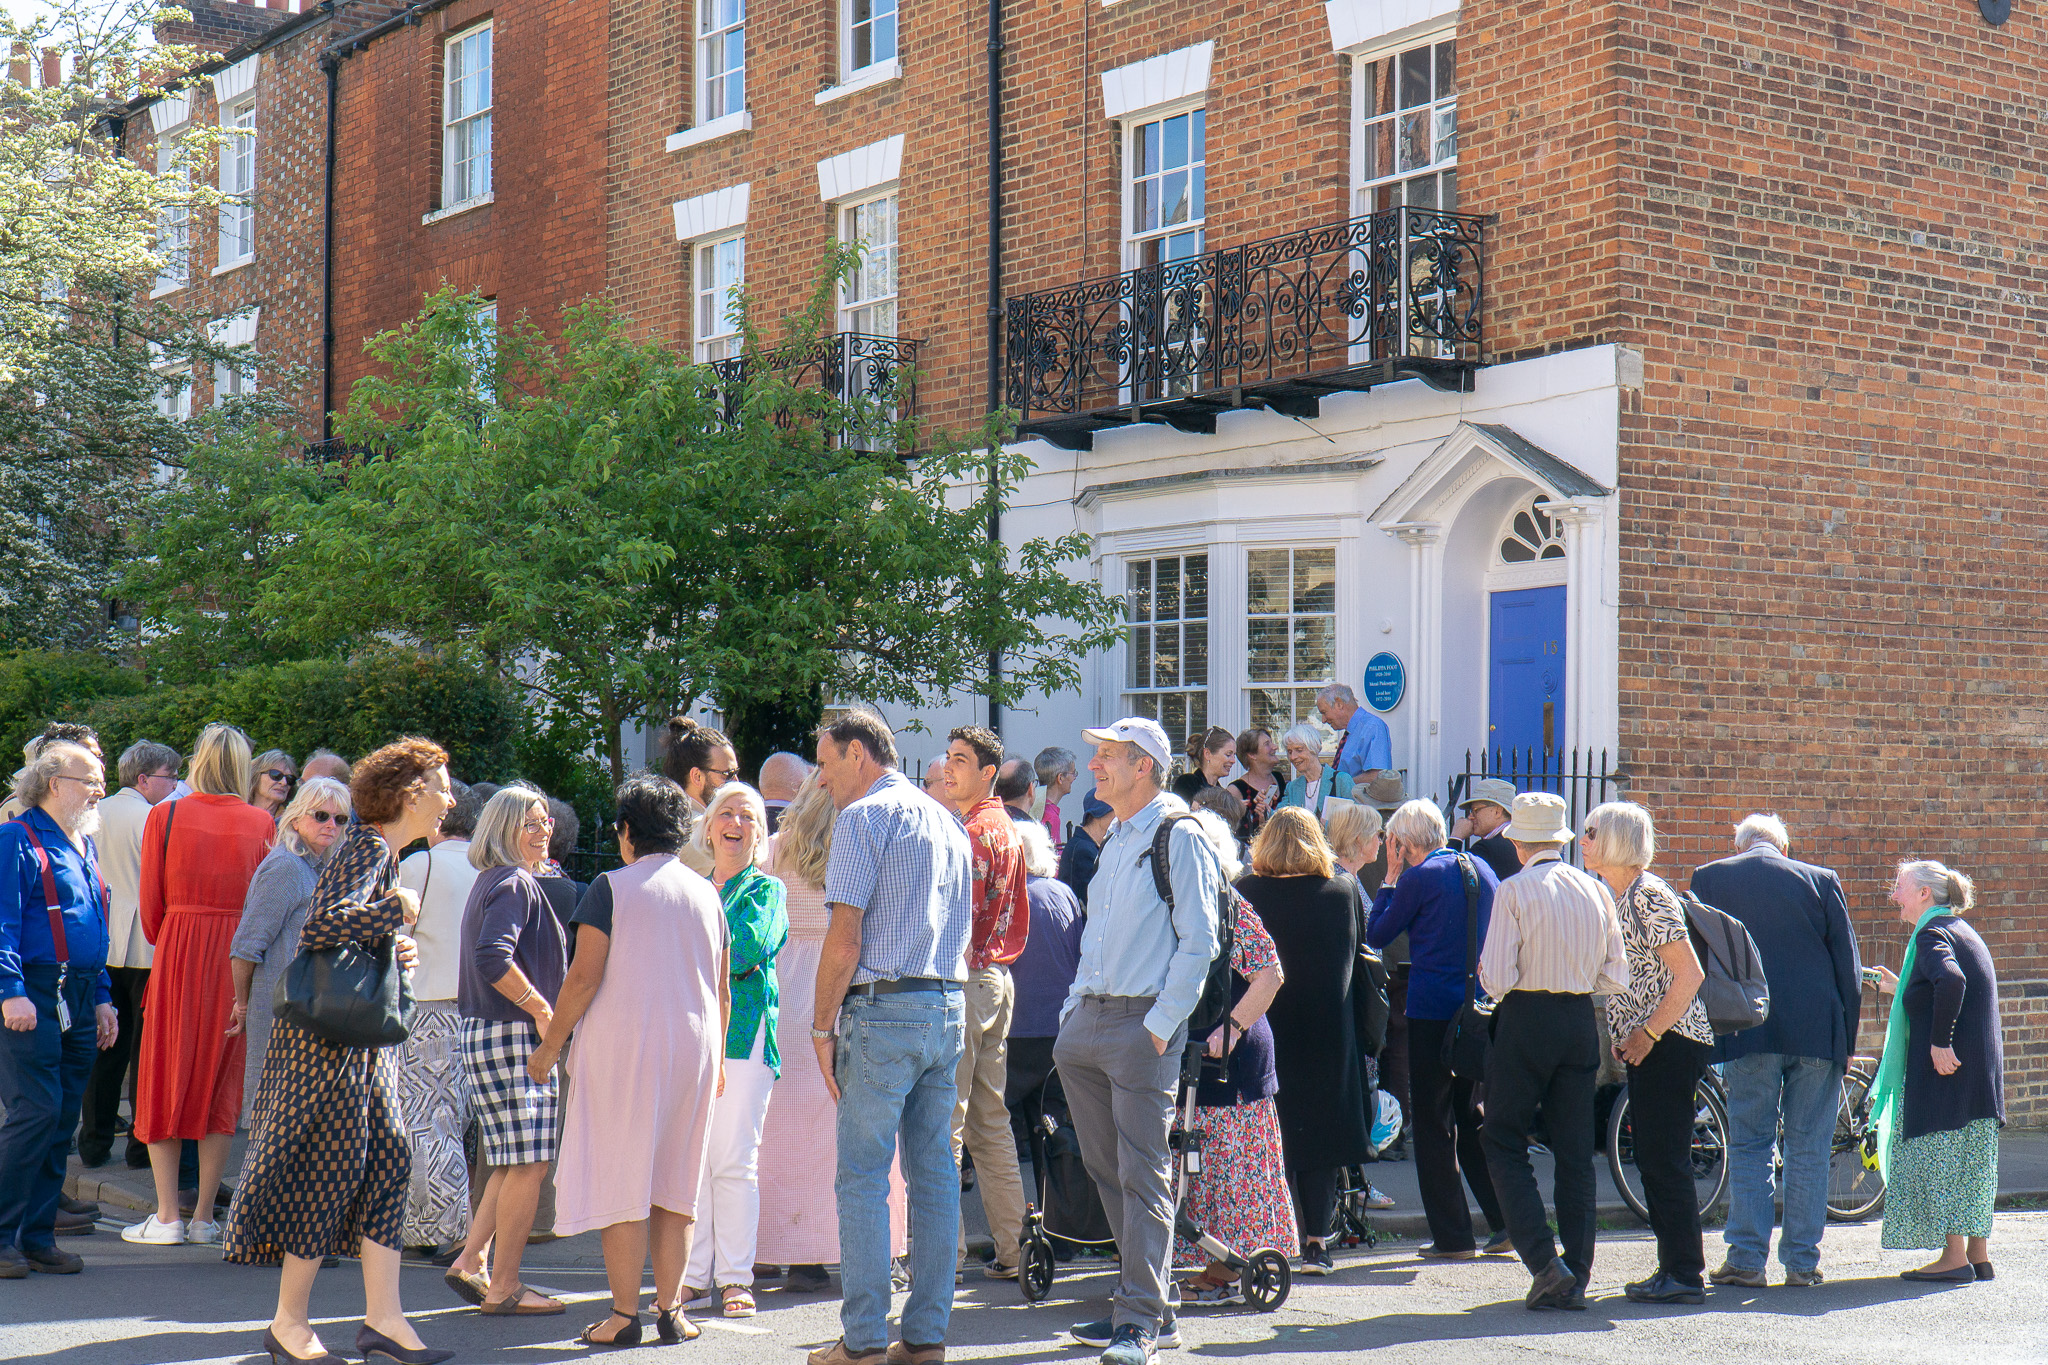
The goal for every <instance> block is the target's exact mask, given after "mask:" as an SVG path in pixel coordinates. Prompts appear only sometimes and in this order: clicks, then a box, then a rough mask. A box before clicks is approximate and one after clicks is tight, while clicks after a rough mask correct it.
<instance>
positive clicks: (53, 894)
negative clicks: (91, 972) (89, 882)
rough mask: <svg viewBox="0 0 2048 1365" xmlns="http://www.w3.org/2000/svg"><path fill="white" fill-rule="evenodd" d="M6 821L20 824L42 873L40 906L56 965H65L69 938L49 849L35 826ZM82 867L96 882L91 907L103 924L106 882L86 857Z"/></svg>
mask: <svg viewBox="0 0 2048 1365" xmlns="http://www.w3.org/2000/svg"><path fill="white" fill-rule="evenodd" d="M8 823H9V824H15V825H20V826H21V832H22V833H24V834H26V835H27V836H28V842H29V846H30V847H31V848H33V849H34V850H35V851H36V866H37V867H38V868H39V869H40V870H41V871H42V874H43V908H44V909H45V910H47V911H48V912H49V915H50V942H51V945H52V946H53V947H54V948H55V949H56V953H57V963H58V965H59V966H63V965H65V964H68V963H69V962H70V961H71V940H70V938H69V937H68V936H67V935H66V934H65V933H64V912H63V910H62V909H61V908H60V907H61V904H62V903H61V902H60V901H59V900H58V899H57V875H56V873H55V872H53V871H51V869H50V851H49V850H48V849H46V848H44V847H43V841H42V840H41V839H38V838H37V837H36V832H35V829H34V828H33V827H32V826H30V824H29V822H28V821H26V820H11V821H9V822H8ZM86 866H87V867H89V868H91V869H92V876H93V880H94V881H96V882H98V883H99V887H100V903H99V905H98V906H97V907H95V908H96V909H98V910H99V913H100V921H101V923H103V924H104V923H105V922H106V917H107V910H106V907H107V902H108V900H109V899H110V896H109V893H108V891H107V881H106V878H104V877H102V876H100V869H99V864H98V863H97V862H94V861H92V860H91V859H88V860H87V861H86Z"/></svg>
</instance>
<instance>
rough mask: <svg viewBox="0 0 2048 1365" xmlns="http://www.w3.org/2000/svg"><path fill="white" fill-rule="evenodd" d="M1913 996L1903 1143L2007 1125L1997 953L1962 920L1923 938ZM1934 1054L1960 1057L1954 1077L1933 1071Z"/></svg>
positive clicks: (1941, 923)
mask: <svg viewBox="0 0 2048 1365" xmlns="http://www.w3.org/2000/svg"><path fill="white" fill-rule="evenodd" d="M1916 942H1917V944H1918V946H1917V947H1916V948H1915V950H1914V953H1913V975H1912V976H1910V977H1909V978H1907V979H1906V980H1904V981H1902V982H1900V983H1899V989H1901V990H1903V991H1904V992H1905V993H1906V1042H1907V1049H1906V1116H1905V1123H1904V1125H1903V1126H1902V1127H1901V1128H1900V1130H1899V1135H1900V1136H1901V1137H1904V1138H1908V1139H1911V1138H1916V1137H1924V1136H1925V1135H1926V1134H1928V1133H1940V1132H1946V1131H1948V1130H1949V1129H1952V1128H1961V1127H1963V1126H1964V1125H1965V1124H1969V1123H1974V1122H1976V1121H1977V1120H1978V1119H1997V1120H1998V1122H1999V1125H2000V1126H2001V1127H2002V1126H2004V1124H2005V1039H2004V1037H2003V1035H2002V1034H2001V1032H2000V1030H1999V1027H1998V973H1997V971H1996V970H1995V969H1994V968H1993V967H1992V965H1991V952H1990V950H1989V949H1987V948H1986V947H1985V946H1984V940H1983V939H1981V938H1979V937H1978V936H1977V931H1976V930H1975V929H1972V928H1971V927H1970V926H1969V924H1967V923H1966V922H1965V921H1964V920H1963V919H1962V917H1961V916H1958V915H1943V916H1942V917H1941V918H1940V919H1937V920H1935V921H1934V922H1933V923H1932V924H1929V925H1928V926H1927V927H1926V928H1925V929H1922V930H1921V931H1920V937H1919V939H1918V940H1917V941H1916ZM1932 1047H1951V1048H1954V1049H1955V1053H1956V1060H1957V1061H1959V1062H1961V1063H1962V1065H1961V1066H1960V1067H1959V1068H1958V1069H1957V1070H1956V1074H1955V1075H1953V1076H1944V1075H1942V1074H1941V1073H1940V1072H1939V1071H1936V1070H1935V1069H1934V1058H1933V1056H1932V1055H1931V1053H1930V1052H1929V1049H1930V1048H1932Z"/></svg>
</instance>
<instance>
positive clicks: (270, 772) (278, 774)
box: [263, 768, 299, 786]
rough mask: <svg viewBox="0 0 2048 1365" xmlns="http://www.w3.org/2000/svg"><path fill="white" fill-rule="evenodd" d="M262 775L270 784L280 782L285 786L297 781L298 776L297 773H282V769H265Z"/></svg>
mask: <svg viewBox="0 0 2048 1365" xmlns="http://www.w3.org/2000/svg"><path fill="white" fill-rule="evenodd" d="M263 775H264V776H265V777H267V778H269V779H270V780H271V781H272V782H282V783H284V784H285V785H286V786H292V785H294V784H295V783H297V782H298V780H299V775H298V774H297V773H288V772H286V771H284V770H283V769H282V768H265V769H264V770H263Z"/></svg>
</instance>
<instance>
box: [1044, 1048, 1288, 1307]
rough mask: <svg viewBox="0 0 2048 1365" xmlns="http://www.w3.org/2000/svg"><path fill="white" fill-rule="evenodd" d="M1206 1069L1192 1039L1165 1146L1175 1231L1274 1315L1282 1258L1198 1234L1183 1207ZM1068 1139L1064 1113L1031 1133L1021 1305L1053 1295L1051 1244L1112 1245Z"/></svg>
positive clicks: (1282, 1284)
mask: <svg viewBox="0 0 2048 1365" xmlns="http://www.w3.org/2000/svg"><path fill="white" fill-rule="evenodd" d="M1204 1065H1214V1063H1211V1062H1210V1060H1209V1058H1208V1055H1207V1052H1206V1050H1205V1048H1204V1045H1203V1042H1202V1040H1200V1039H1197V1040H1195V1041H1193V1042H1191V1043H1189V1045H1188V1048H1187V1050H1186V1051H1185V1052H1184V1053H1183V1054H1182V1056H1181V1068H1180V1099H1179V1101H1178V1104H1177V1107H1176V1109H1175V1111H1174V1124H1173V1131H1172V1132H1171V1134H1169V1136H1168V1146H1169V1147H1170V1149H1171V1150H1172V1152H1173V1154H1174V1179H1173V1225H1174V1231H1175V1233H1176V1234H1178V1235H1179V1236H1180V1237H1182V1238H1184V1239H1185V1240H1187V1241H1189V1242H1192V1243H1193V1244H1194V1245H1196V1246H1198V1247H1200V1248H1201V1249H1202V1250H1203V1251H1204V1252H1206V1253H1207V1254H1208V1255H1209V1256H1211V1257H1212V1258H1214V1259H1215V1260H1217V1261H1219V1262H1221V1263H1222V1264H1223V1265H1225V1266H1228V1267H1229V1268H1230V1269H1231V1270H1234V1271H1236V1272H1237V1274H1238V1277H1239V1283H1240V1284H1241V1285H1242V1286H1243V1288H1244V1299H1245V1303H1246V1304H1248V1305H1249V1306H1251V1307H1252V1308H1255V1309H1258V1310H1259V1311H1260V1312H1271V1311H1272V1310H1274V1309H1276V1308H1278V1307H1280V1305H1282V1304H1284V1303H1286V1302H1287V1295H1288V1293H1289V1291H1290V1290H1292V1289H1293V1287H1294V1275H1293V1271H1292V1270H1291V1269H1290V1268H1289V1266H1288V1264H1287V1257H1286V1256H1284V1255H1283V1254H1281V1253H1280V1252H1279V1251H1276V1250H1274V1249H1273V1248H1272V1247H1258V1248H1255V1249H1253V1250H1252V1251H1251V1252H1250V1253H1249V1254H1243V1253H1240V1252H1239V1251H1238V1250H1237V1249H1236V1248H1235V1247H1231V1246H1228V1245H1226V1244H1224V1243H1223V1242H1220V1241H1218V1240H1217V1239H1215V1238H1214V1237H1211V1236H1210V1235H1209V1234H1208V1233H1206V1232H1204V1231H1203V1230H1202V1229H1201V1228H1199V1227H1197V1226H1196V1225H1195V1224H1194V1222H1193V1221H1192V1220H1190V1219H1189V1218H1188V1216H1187V1213H1186V1210H1185V1207H1184V1206H1185V1203H1186V1199H1187V1191H1188V1178H1189V1177H1190V1176H1193V1175H1198V1174H1200V1173H1201V1170H1202V1130H1201V1127H1200V1126H1199V1118H1200V1111H1199V1110H1198V1109H1197V1108H1196V1106H1195V1099H1196V1082H1197V1081H1198V1080H1199V1079H1200V1078H1201V1071H1202V1067H1203V1066H1204ZM1056 1078H1057V1073H1055V1079H1056ZM1048 1092H1050V1085H1049V1086H1048ZM1072 1133H1073V1127H1072V1124H1071V1122H1070V1121H1069V1120H1068V1119H1067V1118H1066V1115H1065V1112H1064V1106H1062V1111H1061V1112H1060V1113H1059V1114H1058V1115H1057V1116H1054V1115H1052V1114H1047V1115H1045V1116H1044V1117H1043V1118H1042V1119H1041V1120H1040V1121H1039V1122H1037V1123H1034V1124H1033V1125H1032V1126H1031V1139H1030V1141H1031V1169H1032V1173H1033V1175H1034V1176H1035V1178H1036V1183H1037V1186H1038V1190H1037V1195H1038V1198H1037V1200H1036V1202H1034V1203H1027V1204H1026V1205H1025V1208H1024V1235H1023V1238H1022V1242H1023V1251H1022V1257H1021V1264H1020V1265H1019V1267H1018V1275H1017V1281H1018V1284H1019V1285H1020V1286H1021V1287H1022V1288H1023V1290H1024V1298H1025V1299H1026V1301H1028V1302H1030V1303H1040V1302H1043V1301H1044V1300H1045V1299H1046V1297H1047V1296H1049V1295H1050V1294H1051V1293H1052V1282H1053V1277H1054V1275H1055V1274H1056V1273H1057V1272H1058V1268H1059V1258H1058V1257H1057V1256H1056V1254H1055V1250H1054V1241H1055V1239H1059V1240H1062V1241H1067V1242H1074V1243H1079V1244H1081V1245H1084V1246H1092V1247H1098V1248H1102V1249H1107V1248H1108V1247H1110V1246H1111V1245H1113V1243H1111V1242H1110V1240H1109V1237H1108V1224H1107V1220H1106V1219H1105V1218H1104V1216H1103V1214H1102V1212H1101V1204H1100V1198H1099V1196H1098V1195H1097V1194H1096V1192H1095V1188H1094V1184H1093V1182H1092V1181H1090V1180H1089V1179H1088V1177H1087V1175H1086V1174H1085V1172H1082V1173H1079V1174H1078V1175H1077V1174H1076V1172H1077V1171H1078V1170H1079V1165H1080V1158H1079V1156H1078V1150H1079V1149H1078V1145H1075V1144H1073V1143H1072ZM1091 1205H1092V1207H1091Z"/></svg>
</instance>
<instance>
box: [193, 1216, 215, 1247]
mask: <svg viewBox="0 0 2048 1365" xmlns="http://www.w3.org/2000/svg"><path fill="white" fill-rule="evenodd" d="M185 1240H186V1241H188V1242H200V1243H207V1244H210V1243H213V1242H218V1241H219V1240H220V1224H219V1223H218V1222H212V1223H200V1222H196V1221H195V1222H191V1223H187V1224H186V1225H185Z"/></svg>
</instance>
